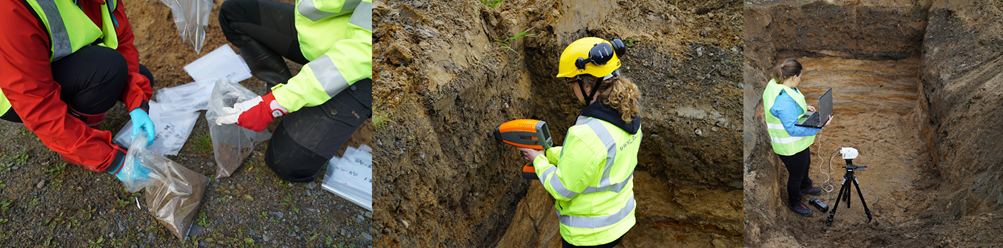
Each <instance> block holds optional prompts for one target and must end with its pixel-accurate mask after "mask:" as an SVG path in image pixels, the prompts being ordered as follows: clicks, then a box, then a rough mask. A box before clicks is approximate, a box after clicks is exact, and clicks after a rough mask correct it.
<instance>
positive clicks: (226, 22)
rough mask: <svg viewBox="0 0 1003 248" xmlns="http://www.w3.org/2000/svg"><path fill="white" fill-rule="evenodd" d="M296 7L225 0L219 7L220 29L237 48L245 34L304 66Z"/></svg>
mask: <svg viewBox="0 0 1003 248" xmlns="http://www.w3.org/2000/svg"><path fill="white" fill-rule="evenodd" d="M294 16H295V6H294V5H292V4H288V3H280V2H275V1H269V0H227V1H226V2H223V5H221V6H220V7H219V27H220V29H222V30H223V36H226V40H227V41H230V43H233V45H234V46H236V47H242V46H244V45H247V41H244V39H243V38H242V37H241V35H246V36H248V37H250V38H252V39H254V40H256V41H258V42H261V44H264V45H265V46H268V48H271V49H272V50H273V51H275V52H277V53H278V54H280V55H282V57H285V58H287V59H289V60H292V61H293V62H296V63H300V64H306V63H307V62H310V61H307V60H306V58H304V57H303V52H301V51H300V43H299V40H298V38H296V22H295V20H294Z"/></svg>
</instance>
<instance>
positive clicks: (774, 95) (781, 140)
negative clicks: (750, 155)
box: [763, 59, 832, 216]
mask: <svg viewBox="0 0 1003 248" xmlns="http://www.w3.org/2000/svg"><path fill="white" fill-rule="evenodd" d="M801 73H802V71H801V63H799V62H798V61H797V60H794V59H787V60H784V62H783V63H780V64H779V65H777V66H776V67H774V68H773V79H771V80H770V82H769V83H767V84H766V89H765V90H764V91H763V109H764V111H765V112H766V113H765V114H766V115H765V116H766V129H767V131H768V132H769V134H770V144H772V145H773V151H774V152H776V153H777V155H779V156H780V160H781V161H783V162H784V166H785V167H787V173H788V174H790V176H789V177H788V179H787V200H788V207H789V208H790V209H791V211H794V212H795V213H798V214H800V215H803V216H810V215H811V213H812V210H811V209H808V207H807V206H805V204H804V203H803V202H801V196H802V195H804V194H809V195H818V194H820V193H822V189H820V188H818V187H813V186H812V181H811V179H810V178H808V170H809V168H810V166H811V165H810V164H811V151H810V150H809V149H808V147H809V146H811V144H812V143H813V142H814V141H815V134H816V133H818V131H819V130H822V129H821V128H813V127H802V126H797V125H794V124H795V123H797V122H798V118H801V116H803V115H805V113H807V111H815V107H813V106H810V105H808V104H806V103H805V99H804V95H802V94H801V91H799V90H798V89H797V86H798V84H800V83H801ZM830 122H832V115H829V120H828V121H826V122H825V125H824V126H828V125H829V123H830Z"/></svg>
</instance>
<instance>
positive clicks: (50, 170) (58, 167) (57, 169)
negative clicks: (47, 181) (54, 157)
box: [45, 163, 67, 177]
mask: <svg viewBox="0 0 1003 248" xmlns="http://www.w3.org/2000/svg"><path fill="white" fill-rule="evenodd" d="M66 165H67V163H55V164H52V165H50V166H49V167H46V168H45V174H46V175H49V176H51V177H58V176H59V175H62V174H63V170H64V169H66Z"/></svg>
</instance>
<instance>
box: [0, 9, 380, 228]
mask: <svg viewBox="0 0 1003 248" xmlns="http://www.w3.org/2000/svg"><path fill="white" fill-rule="evenodd" d="M287 2H292V1H287ZM124 4H125V6H126V10H127V15H128V16H129V19H130V21H131V22H132V26H133V29H134V31H135V34H136V42H135V44H136V46H137V48H138V49H139V53H140V59H139V61H140V63H142V64H145V65H146V66H147V67H149V68H150V70H151V71H152V72H153V75H154V77H156V85H154V91H156V90H157V89H160V88H163V87H172V86H177V85H181V84H184V83H188V82H191V81H192V79H191V78H190V77H189V76H188V75H187V73H185V72H184V70H183V68H182V67H184V65H186V64H188V63H191V62H192V61H194V60H195V59H198V58H199V57H200V55H199V54H196V53H195V51H194V50H193V49H191V48H188V47H187V46H185V45H183V44H182V43H181V39H180V37H179V36H178V33H177V29H176V28H175V26H174V23H173V20H172V17H171V14H170V12H171V11H170V9H169V8H168V7H167V6H165V5H163V4H162V3H161V2H160V1H155V0H139V1H126V2H125V3H124ZM220 4H222V1H215V2H214V6H215V8H214V9H213V12H212V15H211V17H210V20H212V21H211V22H210V24H209V28H208V31H207V34H206V39H205V40H206V42H205V46H204V49H203V54H205V53H207V52H208V51H212V49H215V48H217V47H219V46H221V45H223V44H224V43H226V39H225V38H223V35H222V33H221V31H220V30H219V24H218V23H217V22H216V20H217V14H218V11H219V6H220ZM290 65H291V66H292V67H291V68H292V69H293V70H294V72H295V71H298V70H299V66H298V65H295V64H294V63H291V62H290ZM244 85H245V86H247V87H248V88H250V89H251V90H252V91H255V92H257V93H259V94H263V93H265V86H264V84H263V83H262V82H260V81H258V80H256V79H249V80H246V81H244ZM203 112H204V111H203ZM127 121H128V114H126V112H125V109H124V107H123V106H122V105H121V104H119V105H118V106H116V107H114V108H113V109H112V110H111V111H110V112H109V114H108V119H106V120H105V122H104V123H103V125H102V127H101V129H102V130H110V131H112V132H113V133H115V132H118V130H120V129H121V128H122V126H123V125H125V122H127ZM207 125H208V123H206V121H205V116H204V113H203V115H202V116H200V117H199V120H198V122H197V123H196V125H195V129H194V130H193V131H192V134H191V136H190V137H189V139H188V141H187V142H186V144H185V146H184V148H182V149H181V152H180V153H179V155H178V156H168V158H170V159H172V160H174V161H176V162H178V163H179V164H181V165H183V166H185V167H187V168H189V169H192V170H194V171H195V172H197V173H201V174H204V175H207V176H210V178H211V177H212V176H213V175H214V174H215V173H216V165H215V162H214V159H213V153H212V142H211V140H210V137H209V133H208V128H207ZM366 126H367V127H364V128H362V129H360V130H359V131H357V132H356V133H355V135H354V136H353V137H352V139H351V140H350V141H349V145H352V146H358V145H359V144H361V143H366V144H371V142H370V140H371V137H372V132H371V123H370V122H367V124H366ZM271 128H274V124H273V125H272V127H271ZM0 144H2V145H0V165H3V169H2V170H0V203H2V204H0V205H2V211H0V226H2V227H3V229H4V231H3V232H0V244H5V246H16V247H36V246H37V247H85V246H89V247H259V246H260V247H368V246H371V245H372V241H373V239H372V235H371V232H370V227H369V226H370V222H371V216H372V213H371V212H369V211H367V210H365V209H364V208H361V207H358V206H356V205H354V204H352V203H350V202H348V201H346V200H343V199H341V198H339V197H337V196H335V195H334V194H332V193H329V192H327V191H325V190H324V189H322V188H321V187H320V185H319V184H318V183H287V182H282V181H280V180H279V179H278V178H277V177H276V176H275V174H274V173H273V172H271V170H270V169H268V168H267V166H266V165H265V163H264V154H263V153H264V151H265V148H266V145H265V144H259V145H257V146H256V147H255V149H254V151H253V152H252V153H251V155H250V157H249V158H248V159H247V161H245V162H244V164H243V167H241V168H240V169H239V170H238V171H237V172H235V173H234V175H233V176H232V177H229V178H223V179H218V180H213V181H212V182H211V183H210V184H209V187H208V188H207V190H206V195H205V198H204V199H203V203H202V206H201V209H200V210H199V213H198V215H197V216H196V218H195V224H194V225H193V226H192V230H191V231H190V233H189V236H188V239H187V241H186V242H181V241H179V240H178V239H177V238H175V237H174V236H173V235H171V234H170V233H169V232H168V231H167V229H166V228H165V227H164V226H163V225H160V224H158V223H157V222H156V220H155V219H153V216H152V215H151V214H150V213H149V212H147V209H146V207H147V206H146V205H145V202H144V201H143V199H144V198H143V197H142V192H140V193H138V194H130V193H127V192H124V191H123V188H122V184H121V182H119V181H118V180H117V179H115V178H114V177H113V176H110V175H109V174H107V173H95V172H90V171H87V170H85V169H83V168H82V167H79V166H75V165H68V164H66V163H64V162H63V161H62V159H60V158H59V155H58V154H57V153H55V152H53V151H51V150H49V149H48V148H46V147H45V146H44V144H42V142H40V141H39V140H38V138H37V137H36V136H35V135H34V134H33V133H31V132H30V131H29V130H27V129H26V128H24V125H22V124H20V123H11V122H0ZM134 198H139V199H140V202H141V203H142V207H143V209H142V210H140V209H138V208H137V206H136V200H135V199H134Z"/></svg>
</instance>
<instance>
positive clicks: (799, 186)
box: [779, 148, 812, 206]
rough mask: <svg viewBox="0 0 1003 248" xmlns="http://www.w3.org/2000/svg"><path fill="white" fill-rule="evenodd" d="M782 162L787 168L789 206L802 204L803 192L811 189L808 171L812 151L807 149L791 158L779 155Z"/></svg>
mask: <svg viewBox="0 0 1003 248" xmlns="http://www.w3.org/2000/svg"><path fill="white" fill-rule="evenodd" d="M779 156H780V161H783V162H784V166H785V167H787V173H788V174H790V177H788V178H787V204H789V205H791V206H793V205H794V204H797V203H798V202H801V191H802V190H807V189H808V188H811V183H812V182H811V179H809V178H808V170H809V169H810V168H811V149H809V148H805V149H804V150H803V151H801V152H798V153H795V154H794V155H791V156H784V155H779Z"/></svg>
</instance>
